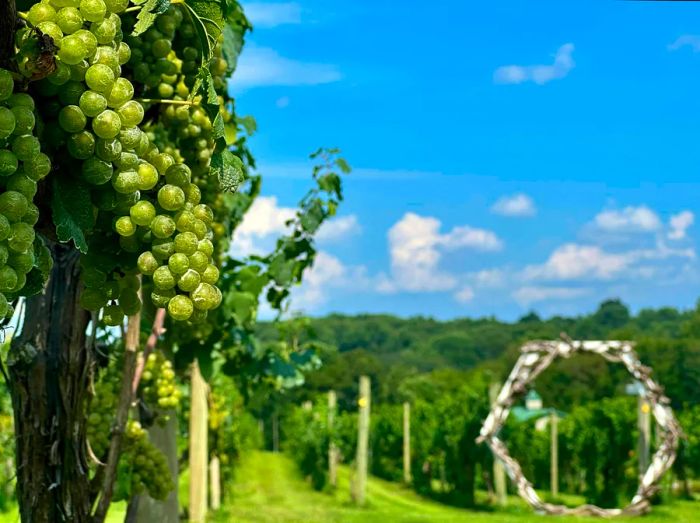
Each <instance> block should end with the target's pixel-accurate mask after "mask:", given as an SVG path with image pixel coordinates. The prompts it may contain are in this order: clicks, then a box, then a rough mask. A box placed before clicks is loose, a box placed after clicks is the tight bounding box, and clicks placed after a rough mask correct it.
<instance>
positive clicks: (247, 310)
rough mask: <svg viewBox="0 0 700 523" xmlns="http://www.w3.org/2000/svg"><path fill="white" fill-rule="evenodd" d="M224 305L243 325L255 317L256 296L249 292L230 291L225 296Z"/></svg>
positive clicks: (256, 308) (256, 307)
mask: <svg viewBox="0 0 700 523" xmlns="http://www.w3.org/2000/svg"><path fill="white" fill-rule="evenodd" d="M225 307H226V309H228V310H230V311H231V312H232V313H233V315H234V316H235V317H236V319H237V320H238V323H240V324H241V325H245V324H246V323H248V322H249V321H251V320H252V319H253V318H254V317H255V313H256V311H257V310H258V297H257V296H256V295H254V294H251V293H249V292H232V293H230V294H229V295H228V296H227V297H226V301H225Z"/></svg>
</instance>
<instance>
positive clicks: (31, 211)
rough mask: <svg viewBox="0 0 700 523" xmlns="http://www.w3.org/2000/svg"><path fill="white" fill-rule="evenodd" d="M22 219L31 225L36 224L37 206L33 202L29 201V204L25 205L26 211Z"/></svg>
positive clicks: (37, 219)
mask: <svg viewBox="0 0 700 523" xmlns="http://www.w3.org/2000/svg"><path fill="white" fill-rule="evenodd" d="M22 221H23V222H24V223H28V224H29V225H31V226H32V227H33V226H34V225H36V224H37V222H38V221H39V207H37V206H36V205H34V204H33V203H29V205H27V212H25V213H24V216H22Z"/></svg>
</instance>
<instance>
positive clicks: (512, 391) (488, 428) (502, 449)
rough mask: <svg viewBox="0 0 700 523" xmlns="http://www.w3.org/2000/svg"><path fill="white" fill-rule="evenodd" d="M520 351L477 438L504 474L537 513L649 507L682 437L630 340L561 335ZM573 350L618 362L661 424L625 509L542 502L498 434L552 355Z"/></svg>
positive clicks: (634, 511) (635, 511) (636, 511)
mask: <svg viewBox="0 0 700 523" xmlns="http://www.w3.org/2000/svg"><path fill="white" fill-rule="evenodd" d="M520 351H521V355H520V358H519V359H518V361H517V362H516V363H515V366H514V367H513V370H512V371H511V372H510V376H508V379H507V380H506V382H505V384H504V385H503V388H502V389H501V391H500V392H499V394H498V397H497V399H496V401H495V402H494V404H493V405H492V407H491V412H490V413H489V415H488V416H487V418H486V419H485V420H484V424H483V426H482V427H481V432H480V435H479V437H478V438H477V442H478V443H481V442H484V441H485V442H486V443H487V444H488V446H489V447H490V448H491V451H492V452H493V454H494V456H495V458H497V459H499V460H500V461H501V462H502V463H503V466H504V468H505V470H506V472H507V473H508V476H509V477H510V479H511V480H512V481H513V483H514V484H515V485H516V487H517V488H518V494H519V495H520V496H521V497H522V498H523V499H525V501H527V502H528V503H529V504H530V505H531V506H532V507H533V508H534V509H535V510H536V511H537V512H540V513H544V514H550V515H577V516H580V515H587V516H602V517H611V516H621V515H626V516H629V515H640V514H644V513H646V512H648V511H649V508H650V503H649V500H650V498H651V496H653V494H654V493H655V492H657V491H658V489H659V487H658V483H659V481H660V479H661V477H662V476H663V475H664V473H665V472H666V471H667V470H668V469H670V468H671V465H673V462H674V460H675V459H676V450H677V449H678V440H679V438H680V437H681V436H682V431H681V427H680V425H679V424H678V421H677V420H676V418H675V416H674V415H673V411H672V410H671V407H670V400H669V399H668V398H667V397H666V396H665V395H664V391H663V388H662V387H661V386H659V385H658V384H657V383H656V382H655V381H654V380H652V379H651V369H650V368H649V367H645V366H644V365H642V363H641V362H640V361H639V358H638V357H637V354H636V353H635V351H634V349H633V344H632V343H631V342H628V341H594V340H586V341H573V340H570V339H568V338H567V337H566V336H565V335H562V340H558V341H533V342H529V343H526V344H525V345H523V347H521V349H520ZM577 352H591V353H594V354H598V355H600V356H602V357H603V358H605V359H606V360H608V361H610V362H615V363H621V364H622V365H624V367H625V368H626V369H627V370H628V371H629V373H630V374H631V375H632V376H634V377H635V378H636V379H637V380H638V381H639V383H640V384H641V386H642V388H643V392H642V396H643V397H644V398H645V399H646V400H647V401H648V402H649V403H650V405H651V408H652V412H653V414H654V418H655V420H656V423H657V424H658V426H659V428H660V433H661V441H660V445H659V446H658V449H657V451H656V452H655V453H654V456H653V458H652V460H651V462H650V464H649V468H648V469H647V471H646V472H645V473H644V475H643V476H642V477H641V479H640V483H639V488H638V489H637V492H636V493H635V495H634V497H633V498H632V501H631V502H630V503H629V505H627V506H626V507H624V508H601V507H597V506H595V505H581V506H579V507H574V508H571V507H567V506H564V505H555V504H551V503H545V502H544V501H542V499H541V498H540V497H539V496H538V495H537V492H535V489H534V487H533V486H532V483H530V482H529V481H528V479H527V478H526V477H525V475H524V474H523V471H522V469H521V468H520V464H519V463H518V462H517V461H516V460H515V459H513V458H512V457H511V456H510V454H509V453H508V449H507V448H506V446H505V444H504V443H503V442H502V441H501V440H500V439H499V438H498V434H499V432H500V430H501V428H502V427H503V425H504V423H505V421H506V418H507V417H508V414H509V413H510V409H511V407H512V406H513V403H514V402H515V400H516V399H517V398H518V397H519V396H520V395H522V394H523V393H524V392H525V391H526V389H527V387H528V385H530V384H531V383H533V382H534V381H535V379H537V377H538V376H539V375H540V374H541V373H542V371H544V370H545V369H546V368H547V367H548V366H549V365H550V364H551V363H552V362H553V361H554V360H555V359H557V358H568V357H570V356H572V355H575V354H576V353H577Z"/></svg>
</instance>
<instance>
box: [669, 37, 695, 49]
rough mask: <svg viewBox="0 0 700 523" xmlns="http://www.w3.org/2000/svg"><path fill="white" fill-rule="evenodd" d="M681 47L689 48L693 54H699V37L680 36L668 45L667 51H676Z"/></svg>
mask: <svg viewBox="0 0 700 523" xmlns="http://www.w3.org/2000/svg"><path fill="white" fill-rule="evenodd" d="M683 47H690V48H691V49H692V50H693V52H694V53H697V52H700V35H681V36H679V37H678V38H676V40H675V42H673V43H671V44H669V45H668V50H669V51H677V50H678V49H681V48H683Z"/></svg>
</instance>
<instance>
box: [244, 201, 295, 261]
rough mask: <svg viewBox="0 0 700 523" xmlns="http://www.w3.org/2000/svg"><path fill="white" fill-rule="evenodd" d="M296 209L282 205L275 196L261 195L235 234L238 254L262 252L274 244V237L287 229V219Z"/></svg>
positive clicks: (292, 215)
mask: <svg viewBox="0 0 700 523" xmlns="http://www.w3.org/2000/svg"><path fill="white" fill-rule="evenodd" d="M295 213H296V211H295V210H294V209H292V208H291V207H281V206H280V205H278V203H277V198H275V197H274V196H259V197H258V198H257V199H256V200H255V202H253V205H252V206H251V207H250V209H249V211H248V212H247V213H246V215H245V218H243V223H241V225H240V226H239V227H238V228H237V229H236V232H235V233H234V235H233V243H232V246H231V248H232V250H233V252H234V254H236V255H239V256H241V255H248V254H261V253H263V252H264V251H265V250H266V249H268V248H270V247H271V246H272V243H273V242H274V238H275V237H277V236H278V235H280V234H283V233H284V232H286V231H287V225H286V223H287V221H288V220H290V219H292V218H294V215H295Z"/></svg>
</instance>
